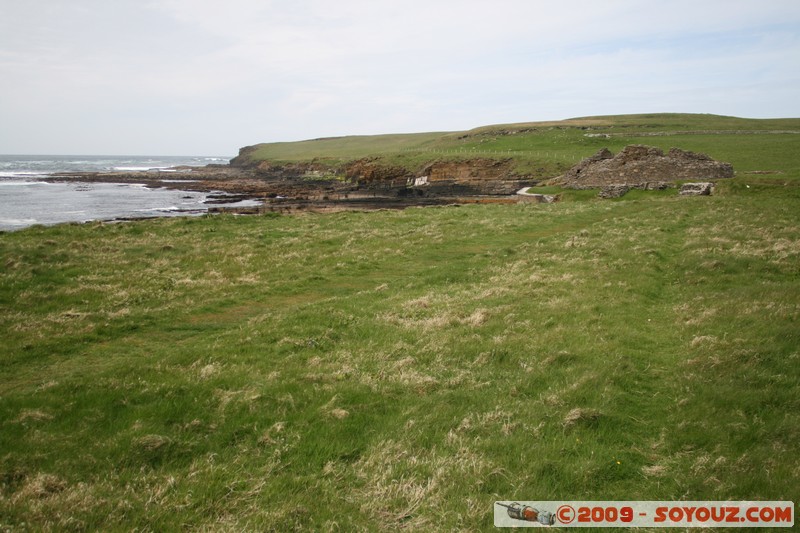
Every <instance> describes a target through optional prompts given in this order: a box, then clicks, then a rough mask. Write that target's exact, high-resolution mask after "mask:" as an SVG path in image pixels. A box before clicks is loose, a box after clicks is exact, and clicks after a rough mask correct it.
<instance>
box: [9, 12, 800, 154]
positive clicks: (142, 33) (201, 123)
mask: <svg viewBox="0 0 800 533" xmlns="http://www.w3.org/2000/svg"><path fill="white" fill-rule="evenodd" d="M653 112H682V113H714V114H720V115H734V116H741V117H750V118H775V117H800V1H798V0H662V1H659V2H653V1H652V0H602V1H600V0H557V1H556V0H492V2H488V1H486V0H481V1H477V0H386V1H384V0H224V1H222V0H219V1H217V0H69V1H67V0H0V153H4V154H100V155H111V154H115V155H209V156H211V155H219V156H232V155H235V154H236V153H237V152H238V149H239V148H240V147H242V146H245V145H250V144H256V143H259V142H278V141H293V140H301V139H311V138H317V137H326V136H338V135H359V134H365V135H366V134H378V133H401V132H420V131H455V130H464V129H469V128H473V127H478V126H483V125H488V124H502V123H512V122H529V121H538V120H558V119H566V118H572V117H578V116H589V115H609V114H626V113H653Z"/></svg>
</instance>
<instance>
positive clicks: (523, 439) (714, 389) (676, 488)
mask: <svg viewBox="0 0 800 533" xmlns="http://www.w3.org/2000/svg"><path fill="white" fill-rule="evenodd" d="M652 120H656V119H655V118H653V119H652ZM659 120H666V118H664V117H663V116H662V117H661V118H660V119H659ZM720 120H721V119H720ZM659 127H660V126H659ZM676 127H677V126H676ZM704 129H706V130H708V129H722V128H721V127H719V128H717V127H716V126H715V128H710V127H709V128H704ZM562 133H563V132H562V130H558V129H556V130H552V131H551V130H548V133H536V132H530V133H529V134H527V133H526V134H520V135H529V136H530V137H531V138H534V137H535V138H536V139H538V140H537V142H540V143H544V142H545V140H546V139H547V138H548V137H547V136H548V135H549V136H550V137H549V138H550V139H551V140H552V138H553V137H552V136H553V135H561V134H562ZM567 133H568V134H569V135H573V134H575V135H574V138H572V139H573V141H574V146H573V145H571V144H569V143H570V141H569V138H567V137H565V138H564V139H562V141H563V142H564V143H565V144H564V145H563V146H562V144H559V143H554V144H553V146H554V147H556V148H557V149H559V150H564V151H565V152H569V151H571V150H575V151H578V150H587V151H589V152H592V151H594V149H595V147H594V146H585V145H584V144H586V143H593V142H595V141H597V139H594V138H587V137H584V136H583V133H582V130H577V131H575V132H571V131H570V130H568V131H567ZM537 135H539V136H540V137H536V136H537ZM510 137H513V136H509V135H505V136H503V135H500V136H498V137H497V140H496V141H491V142H496V143H504V142H508V143H512V142H516V141H512V140H511V139H510ZM748 139H749V141H750V142H745V141H746V140H748ZM627 140H628V139H627V138H626V139H622V138H617V137H613V138H611V139H606V140H605V141H613V142H615V143H616V142H620V143H624V142H627ZM675 140H687V142H688V141H691V142H694V143H696V145H697V146H705V147H707V148H708V149H709V150H707V151H708V152H710V153H712V154H716V153H721V154H728V155H729V156H730V157H729V158H728V160H730V161H731V162H732V163H733V164H734V166H735V168H736V170H737V172H738V174H737V177H736V178H734V179H731V180H724V181H721V182H719V184H718V187H717V193H716V194H715V195H714V196H711V197H695V198H687V197H679V196H678V195H676V194H675V191H674V190H671V191H666V192H661V191H659V192H655V191H653V192H646V191H631V192H630V193H629V194H627V195H626V196H624V197H623V198H621V199H619V200H615V201H603V200H599V199H597V198H596V195H595V193H594V192H593V191H577V193H580V194H575V195H572V196H570V195H565V197H564V201H562V202H560V203H556V204H519V205H470V206H463V207H442V208H425V209H408V210H405V211H377V212H370V213H356V212H351V213H337V214H326V215H318V214H307V215H303V216H292V217H288V216H287V217H283V216H274V215H272V216H251V217H237V216H230V215H221V216H210V217H200V218H183V219H161V220H145V221H137V222H130V223H122V224H100V223H95V224H85V225H75V224H67V225H60V226H54V227H33V228H29V229H26V230H23V231H19V232H13V233H2V234H0V261H2V263H1V264H2V266H3V268H2V270H0V331H2V342H1V343H0V361H2V365H0V530H14V531H16V530H22V531H25V530H36V531H38V530H51V531H62V530H87V529H88V530H103V531H123V530H124V531H129V530H134V529H140V530H148V531H161V530H177V529H192V530H209V529H210V530H236V531H241V530H274V531H287V530H300V529H303V530H321V531H328V530H335V529H339V530H344V531H351V530H356V531H358V530H365V531H383V530H400V529H407V530H414V531H419V530H425V531H428V530H474V531H489V530H492V529H493V526H492V516H493V514H492V513H493V510H492V506H493V502H494V501H495V500H509V499H511V500H557V499H586V500H632V499H642V500H706V499H710V500H728V499H731V500H749V499H764V500H792V501H797V500H798V497H799V496H800V491H799V490H798V487H800V468H798V467H797V460H796V459H797V457H798V456H800V429H798V428H800V372H798V368H799V367H798V358H800V348H799V347H800V327H799V322H800V180H799V179H798V178H800V165H798V157H800V156H798V155H797V154H798V153H800V150H798V140H800V137H797V136H796V135H792V134H753V135H742V134H735V135H734V134H725V135H722V134H702V135H681V136H677V135H676V136H672V137H652V138H648V139H647V142H649V143H653V144H655V143H660V142H662V141H663V142H664V143H665V144H666V143H671V142H672V141H675ZM462 141H464V139H462V140H459V141H458V142H462ZM531 142H533V141H531ZM704 143H705V144H704ZM484 144H485V143H484ZM687 148H689V149H692V148H691V147H687ZM612 149H614V148H612ZM412 155H413V154H412ZM549 157H550V159H548V160H547V161H545V163H548V164H552V165H557V164H560V163H559V162H558V159H557V158H554V157H553V156H549ZM763 171H766V172H768V173H766V174H765V173H762V172H763ZM537 191H545V192H548V193H551V192H554V191H553V190H552V189H551V188H544V187H542V188H537Z"/></svg>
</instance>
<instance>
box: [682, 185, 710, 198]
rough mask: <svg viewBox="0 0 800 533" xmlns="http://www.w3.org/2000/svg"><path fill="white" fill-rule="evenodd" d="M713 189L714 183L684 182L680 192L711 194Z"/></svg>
mask: <svg viewBox="0 0 800 533" xmlns="http://www.w3.org/2000/svg"><path fill="white" fill-rule="evenodd" d="M713 190H714V184H713V183H708V182H706V183H684V184H683V185H681V190H680V192H679V193H678V194H680V195H681V196H709V195H710V194H711V192H712V191H713Z"/></svg>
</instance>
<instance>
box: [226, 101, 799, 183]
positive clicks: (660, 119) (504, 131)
mask: <svg viewBox="0 0 800 533" xmlns="http://www.w3.org/2000/svg"><path fill="white" fill-rule="evenodd" d="M798 135H800V119H745V118H737V117H725V116H718V115H698V114H677V113H664V114H648V115H619V116H604V117H583V118H575V119H569V120H564V121H555V122H525V123H518V124H501V125H493V126H484V127H480V128H476V129H473V130H468V131H461V132H448V133H418V134H405V135H374V136H350V137H335V138H326V139H315V140H308V141H299V142H285V143H267V144H258V145H255V146H253V147H250V149H248V151H247V152H246V155H245V156H244V157H243V158H242V159H241V161H242V162H248V163H257V162H259V161H264V160H268V161H273V162H277V163H286V162H299V161H311V160H315V161H317V162H319V163H327V164H329V165H331V166H334V167H335V166H336V165H341V164H342V163H345V162H347V161H352V160H354V159H359V158H363V157H372V158H377V159H379V160H382V161H384V162H385V163H387V164H390V165H400V166H404V167H406V168H409V169H410V170H412V171H415V170H418V169H420V168H421V167H423V166H424V165H425V164H426V163H428V162H430V161H431V160H434V159H465V158H470V157H482V158H483V157H489V158H512V159H513V161H514V163H515V165H516V169H517V172H519V173H521V174H525V173H531V174H535V175H536V176H537V177H552V176H555V175H558V174H559V173H561V172H563V171H564V170H565V169H567V168H569V167H570V166H572V165H573V164H575V163H576V162H578V161H580V160H581V159H583V158H585V157H589V156H590V155H592V154H594V153H595V152H597V150H599V149H600V148H603V147H608V148H610V149H611V150H612V151H614V152H616V151H618V150H619V149H621V148H623V147H624V146H626V145H628V144H649V145H652V146H658V147H660V148H664V149H669V148H671V147H673V146H675V147H678V148H682V149H685V150H692V151H699V152H704V153H708V154H710V155H711V156H712V157H714V158H716V159H720V160H723V161H729V162H732V163H734V165H735V166H736V167H737V168H739V167H741V169H742V170H761V169H762V167H764V168H767V167H768V166H769V164H770V161H774V160H775V158H776V155H778V154H780V155H781V156H783V155H786V156H789V157H791V158H792V164H793V166H794V168H797V169H800V154H797V153H796V150H795V154H791V152H792V149H791V148H792V147H796V146H797V139H798Z"/></svg>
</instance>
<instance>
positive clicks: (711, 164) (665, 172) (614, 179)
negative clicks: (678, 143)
mask: <svg viewBox="0 0 800 533" xmlns="http://www.w3.org/2000/svg"><path fill="white" fill-rule="evenodd" d="M732 177H733V167H732V166H731V165H730V164H729V163H722V162H720V161H715V160H714V159H712V158H711V157H709V156H707V155H705V154H698V153H694V152H689V151H685V150H680V149H678V148H672V149H670V151H669V152H668V153H666V154H665V153H664V152H663V151H662V150H661V149H659V148H654V147H652V146H644V145H638V144H637V145H630V146H626V147H625V148H623V149H622V151H620V152H619V153H618V154H617V155H614V154H612V153H611V152H610V151H609V150H608V149H607V148H603V149H602V150H600V151H599V152H597V153H596V154H595V155H593V156H592V157H589V158H587V159H584V160H583V161H581V162H580V163H578V164H577V165H575V166H574V167H572V168H571V169H570V170H568V171H567V172H566V173H565V174H563V175H562V176H559V177H558V178H557V180H556V182H557V183H558V184H559V185H561V186H562V187H566V188H571V189H591V188H596V187H605V186H608V185H627V186H630V187H636V188H649V187H648V185H649V184H655V183H658V182H674V181H682V180H703V181H707V180H715V179H723V178H732Z"/></svg>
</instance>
